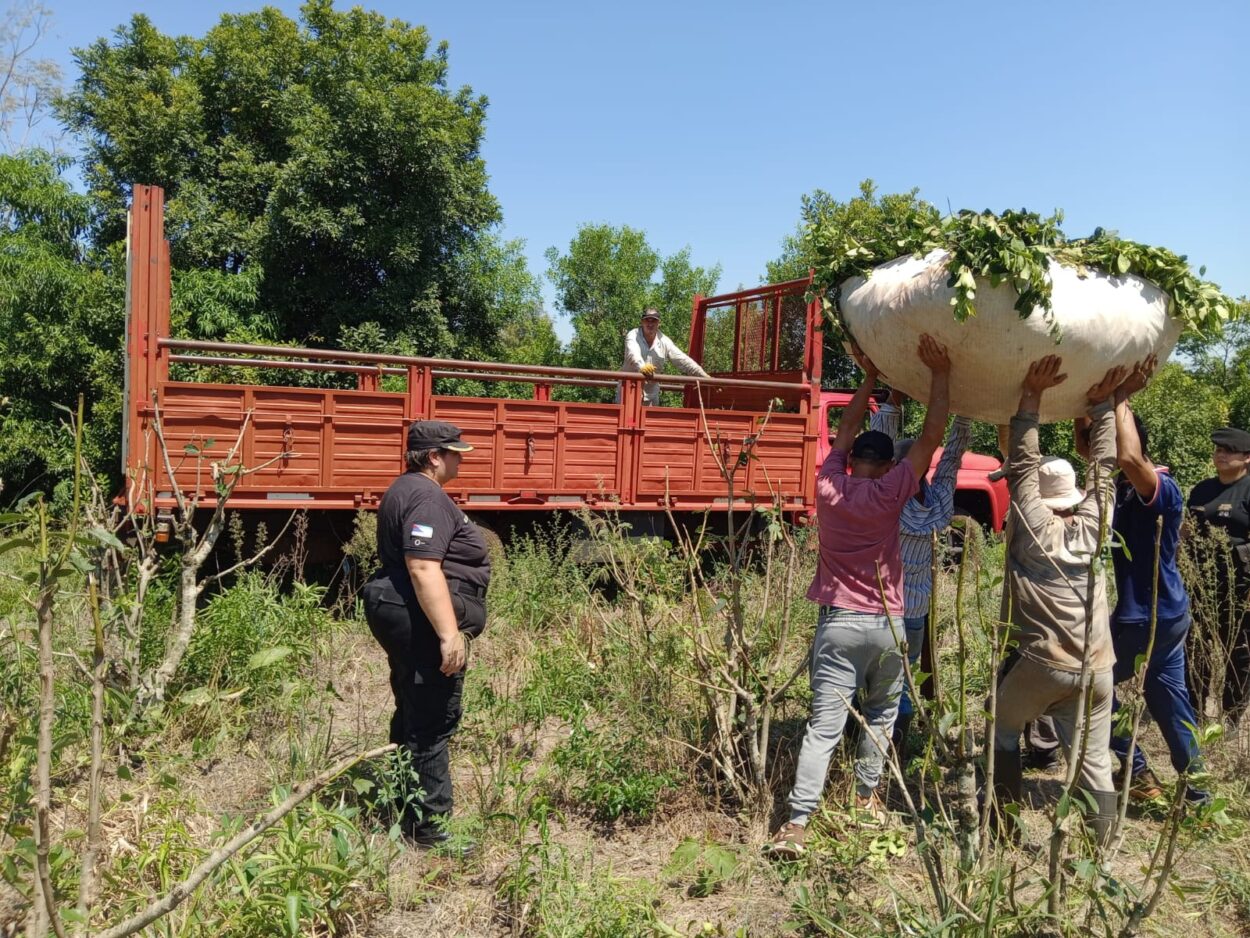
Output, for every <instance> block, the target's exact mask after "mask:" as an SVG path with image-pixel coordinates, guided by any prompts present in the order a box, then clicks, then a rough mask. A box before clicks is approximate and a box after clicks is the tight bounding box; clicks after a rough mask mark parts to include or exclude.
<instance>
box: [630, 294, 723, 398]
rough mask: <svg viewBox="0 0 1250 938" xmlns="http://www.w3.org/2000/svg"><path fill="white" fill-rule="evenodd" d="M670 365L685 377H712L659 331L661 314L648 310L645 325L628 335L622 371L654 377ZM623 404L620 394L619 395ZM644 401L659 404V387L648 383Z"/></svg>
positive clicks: (644, 317) (654, 310)
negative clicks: (667, 364) (668, 363)
mask: <svg viewBox="0 0 1250 938" xmlns="http://www.w3.org/2000/svg"><path fill="white" fill-rule="evenodd" d="M667 362H672V363H673V364H674V365H676V366H677V369H678V370H679V371H680V372H681V373H682V374H686V375H695V376H697V377H700V378H708V377H711V376H710V375H709V374H708V373H707V372H706V371H704V370H703V369H702V368H701V367H700V366H699V363H698V362H697V361H695V360H694V359H693V358H691V357H690V356H689V355H687V354H686V353H685V352H683V351H682V350H681V349H679V348H678V347H677V343H676V342H674V341H673V340H672V339H670V338H669V337H668V336H666V335H665V334H664V333H663V332H661V331H660V313H659V311H658V310H656V309H651V308H648V309H646V310H644V311H643V314H642V323H641V324H640V325H639V326H638V328H637V329H630V330H629V332H627V333H625V364H624V365H622V366H621V371H633V372H639V373H641V374H643V375H646V376H647V377H648V378H651V377H654V376H655V374H656V372H657V371H659V370H660V369H661V368H663V367H664V365H665V364H666V363H667ZM617 401H618V402H619V401H620V394H619V392H618V394H617ZM642 401H643V403H644V404H651V405H652V406H655V405H658V404H659V403H660V384H659V382H658V381H648V382H647V383H646V384H645V385H643V388H642Z"/></svg>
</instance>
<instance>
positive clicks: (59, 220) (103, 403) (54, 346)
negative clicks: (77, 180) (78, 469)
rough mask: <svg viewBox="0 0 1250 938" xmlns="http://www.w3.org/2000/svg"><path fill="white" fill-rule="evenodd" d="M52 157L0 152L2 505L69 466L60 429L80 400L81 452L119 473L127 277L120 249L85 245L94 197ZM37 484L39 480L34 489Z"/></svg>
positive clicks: (66, 445) (69, 449)
mask: <svg viewBox="0 0 1250 938" xmlns="http://www.w3.org/2000/svg"><path fill="white" fill-rule="evenodd" d="M62 166H63V164H62V163H60V162H58V161H57V160H55V159H53V158H52V157H51V156H48V155H47V154H41V153H37V152H34V153H28V154H26V155H24V156H22V157H17V156H12V155H9V154H0V421H2V427H3V431H2V432H0V475H2V476H3V477H4V482H5V488H4V498H5V500H6V501H9V500H12V499H14V498H18V497H20V496H21V495H22V494H24V492H25V490H26V488H27V486H29V485H31V484H34V483H39V484H40V487H43V488H48V487H50V486H48V485H46V484H44V483H45V482H46V481H47V480H44V478H43V477H44V473H45V472H46V471H47V470H51V471H52V473H53V480H55V478H56V477H58V476H63V475H65V474H66V473H68V472H69V471H71V470H72V468H73V461H74V460H73V447H72V442H73V441H72V439H71V438H70V437H69V436H68V435H67V434H65V433H63V432H62V431H61V424H62V423H63V422H65V421H66V420H67V414H66V413H64V412H63V411H62V410H58V405H60V407H69V406H71V405H73V404H74V402H75V401H76V400H77V397H78V395H79V394H80V393H81V394H83V395H84V396H85V398H86V400H87V403H88V405H89V407H90V410H89V411H88V414H89V419H88V420H87V426H86V436H85V449H86V454H87V456H88V458H89V459H90V460H91V461H92V462H93V464H95V465H96V466H97V467H98V468H100V469H101V470H103V471H105V472H116V471H118V469H119V464H118V444H119V441H120V434H121V399H122V380H121V378H122V360H121V336H122V331H123V328H124V324H125V310H124V299H125V278H124V276H122V275H121V273H120V265H121V255H120V253H118V252H112V253H109V252H94V253H93V252H91V251H90V250H89V247H88V246H87V243H86V241H85V240H84V236H85V233H86V231H87V228H88V224H89V221H90V217H91V200H90V199H89V198H88V197H86V196H83V195H80V194H78V193H75V192H74V191H73V190H72V189H71V188H70V186H69V185H68V183H66V182H65V180H64V179H62V178H61V176H60V169H61V168H62ZM41 480H42V481H41Z"/></svg>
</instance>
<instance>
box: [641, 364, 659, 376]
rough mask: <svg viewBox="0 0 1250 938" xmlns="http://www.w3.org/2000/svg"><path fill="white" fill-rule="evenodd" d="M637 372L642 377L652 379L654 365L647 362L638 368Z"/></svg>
mask: <svg viewBox="0 0 1250 938" xmlns="http://www.w3.org/2000/svg"><path fill="white" fill-rule="evenodd" d="M638 370H639V371H641V372H642V373H643V374H644V375H646V376H647V377H648V378H653V377H655V365H653V364H651V363H650V362H648V363H647V364H645V365H643V366H642V367H641V368H639V369H638Z"/></svg>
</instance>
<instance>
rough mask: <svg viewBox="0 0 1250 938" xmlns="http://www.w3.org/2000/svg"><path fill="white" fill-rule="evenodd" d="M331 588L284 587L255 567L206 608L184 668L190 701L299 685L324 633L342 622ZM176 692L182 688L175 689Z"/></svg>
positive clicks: (272, 693)
mask: <svg viewBox="0 0 1250 938" xmlns="http://www.w3.org/2000/svg"><path fill="white" fill-rule="evenodd" d="M324 595H325V589H324V588H323V587H320V586H308V585H305V584H303V583H299V582H296V583H293V584H292V585H291V588H290V591H289V592H283V591H280V590H279V588H278V587H277V585H276V584H274V583H273V582H271V581H269V580H267V579H266V578H265V577H264V576H263V575H262V574H260V573H257V572H255V571H249V572H247V573H244V574H243V575H242V576H240V577H239V579H238V581H237V582H236V583H235V584H234V585H232V586H231V587H229V588H228V589H225V590H223V591H222V592H221V593H219V594H217V595H216V596H214V597H213V598H212V599H211V600H209V602H208V604H207V605H206V606H205V607H204V609H203V610H201V611H200V613H199V617H200V622H199V626H198V627H197V628H196V630H195V634H194V637H193V638H192V639H191V645H190V647H189V648H188V649H187V655H186V657H185V658H184V659H183V663H182V667H181V669H180V671H179V674H178V686H179V688H180V689H181V700H182V702H183V703H184V704H200V703H206V702H208V701H209V700H211V699H213V698H215V697H216V696H217V695H218V694H221V693H225V694H227V695H237V694H239V693H240V692H242V696H244V697H245V698H247V699H249V700H254V701H256V700H266V699H271V698H273V697H276V696H278V695H280V694H282V693H283V692H284V691H290V690H292V689H293V688H292V686H290V684H291V682H292V681H296V680H297V678H298V675H299V674H300V673H301V672H303V671H304V670H305V666H306V665H307V663H308V660H309V658H310V657H311V655H312V651H313V647H314V641H315V639H316V637H317V636H318V634H324V633H325V632H327V631H328V630H330V629H332V628H334V627H335V625H334V622H333V620H332V619H331V618H330V616H329V614H328V613H327V612H326V611H325V609H324V608H322V605H321V600H322V598H323V597H324ZM175 692H177V691H175Z"/></svg>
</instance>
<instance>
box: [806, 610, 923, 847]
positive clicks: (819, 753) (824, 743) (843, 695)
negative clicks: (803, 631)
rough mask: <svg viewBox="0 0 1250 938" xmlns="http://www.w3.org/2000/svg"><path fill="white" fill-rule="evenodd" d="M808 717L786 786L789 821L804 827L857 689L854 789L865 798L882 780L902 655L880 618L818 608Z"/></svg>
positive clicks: (817, 800)
mask: <svg viewBox="0 0 1250 938" xmlns="http://www.w3.org/2000/svg"><path fill="white" fill-rule="evenodd" d="M811 680H812V715H811V718H810V719H809V720H808V721H807V731H806V732H805V733H804V734H803V744H802V746H800V748H799V764H798V768H797V770H796V771H795V774H794V788H793V789H791V791H790V820H791V821H794V822H796V823H798V824H806V823H807V819H808V818H809V817H810V816H811V814H812V812H814V811H815V810H816V808H817V807H819V805H820V797H821V794H822V793H823V792H824V790H825V776H826V774H828V772H829V760H830V758H831V757H832V756H833V751H834V749H835V748H836V747H837V745H838V742H839V741H840V740H841V739H842V731H843V730H844V729H845V728H846V716H847V710H848V708H849V706H850V703H851V701H852V700H853V699H854V697H855V693H856V691H858V690H859V689H860V688H863V690H864V698H863V701H862V703H861V705H860V706H861V712H862V713H863V716H864V721H865V722H866V723H867V724H868V732H866V733H864V734H863V735H861V736H860V738H859V750H858V752H857V753H856V758H855V778H856V789H857V791H858V792H859V794H860V795H864V796H867V795H869V794H871V793H872V792H873V790H874V789H875V788H876V787H877V782H878V781H880V779H881V767H882V763H883V761H884V755H883V754H884V753H885V752H887V751H888V750H889V746H890V732H891V731H892V730H893V729H894V719H895V717H897V716H898V699H899V691H900V690H901V688H902V683H903V656H902V655H901V654H899V651H898V643H897V642H896V641H895V639H894V632H893V630H892V629H891V627H890V620H889V619H888V618H886V617H885V616H884V615H874V614H873V613H870V612H856V611H854V610H850V609H838V608H836V607H833V606H822V607H821V608H820V620H819V621H818V623H817V625H816V637H815V640H814V641H813V642H812V661H811Z"/></svg>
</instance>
